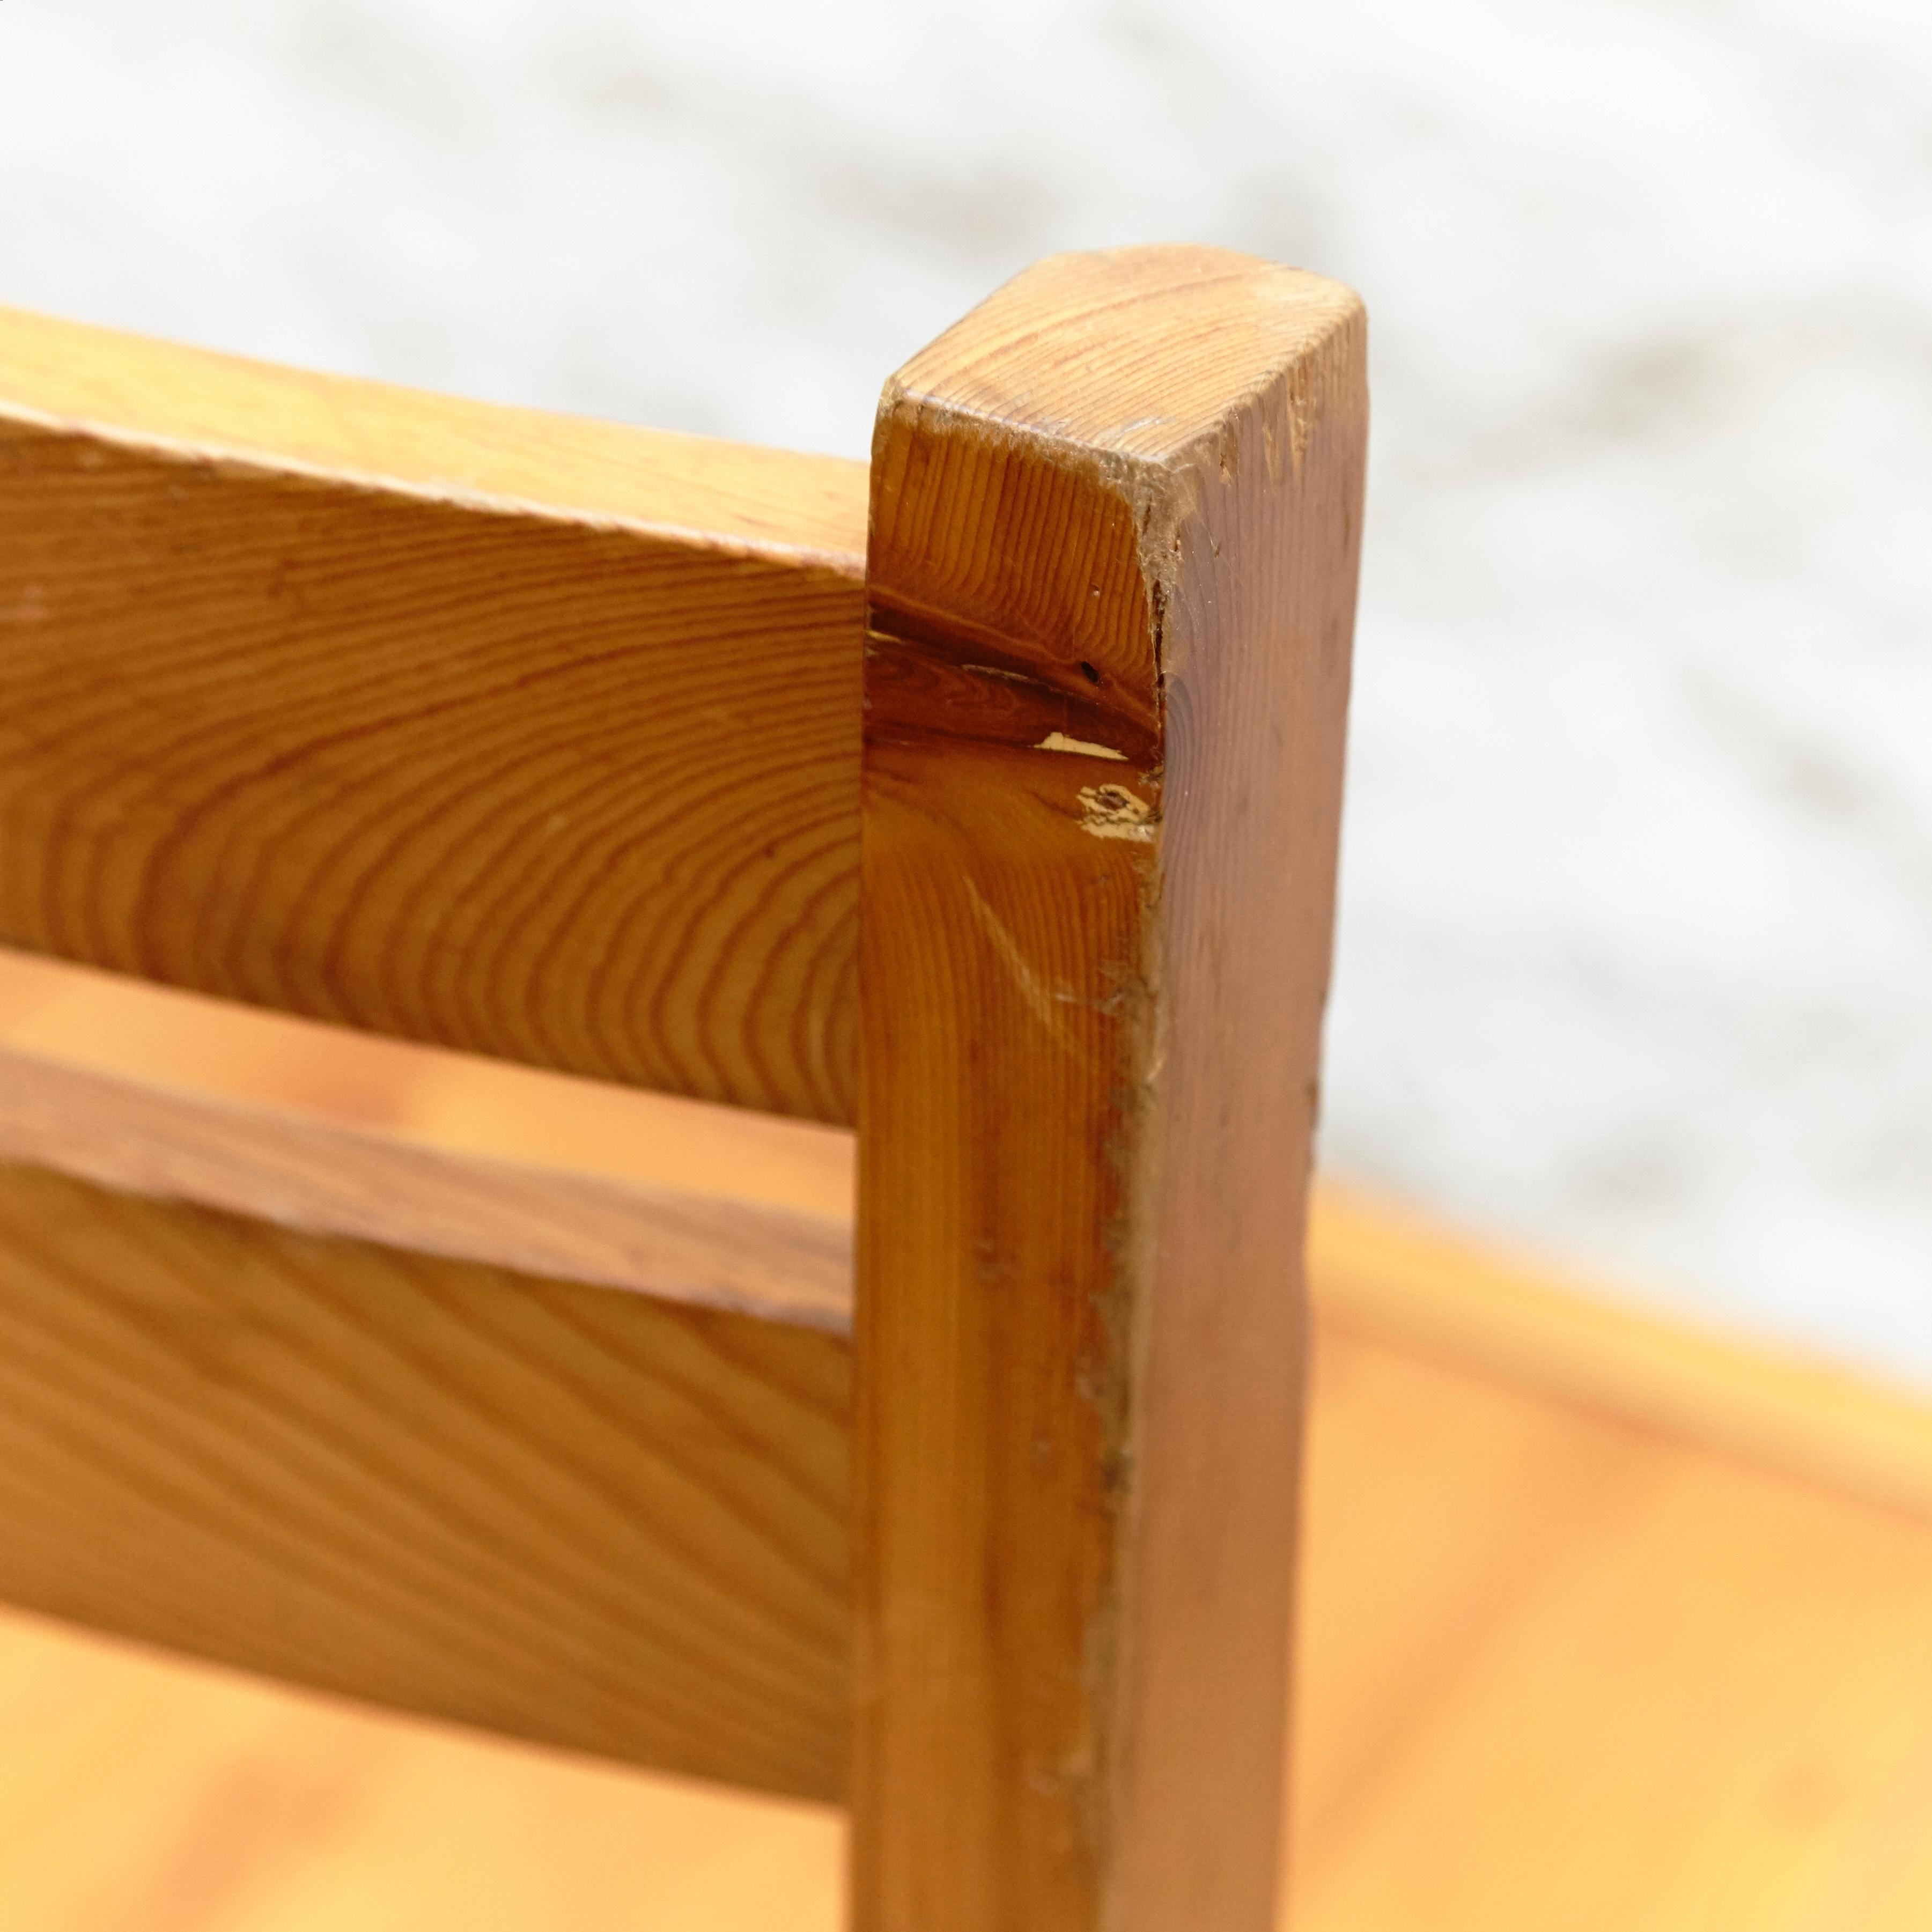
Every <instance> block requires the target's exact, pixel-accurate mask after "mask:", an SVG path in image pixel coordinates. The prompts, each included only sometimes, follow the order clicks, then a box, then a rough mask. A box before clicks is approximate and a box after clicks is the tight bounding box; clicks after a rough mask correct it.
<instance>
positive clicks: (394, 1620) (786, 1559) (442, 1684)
mask: <svg viewBox="0 0 1932 1932" xmlns="http://www.w3.org/2000/svg"><path fill="white" fill-rule="evenodd" d="M849 1441H850V1353H849V1347H848V1344H847V1342H846V1340H845V1339H844V1337H842V1336H840V1335H838V1334H828V1333H824V1332H821V1331H817V1330H814V1329H812V1328H805V1327H800V1326H798V1325H791V1324H781V1323H777V1322H766V1321H760V1320H757V1319H753V1318H751V1317H748V1316H739V1315H733V1314H730V1313H722V1312H719V1311H718V1310H709V1309H700V1308H694V1307H686V1306H680V1305H679V1304H675V1303H671V1302H667V1301H660V1300H657V1299H655V1298H652V1297H649V1296H646V1295H633V1294H625V1293H622V1292H617V1291H614V1290H612V1289H601V1288H595V1287H586V1286H580V1285H577V1284H572V1283H559V1282H551V1281H544V1280H538V1279H535V1278H532V1277H528V1276H523V1275H518V1274H512V1273H510V1272H508V1271H505V1270H502V1269H496V1268H488V1267H485V1266H482V1265H478V1264H475V1263H471V1262H460V1261H454V1260H450V1259H444V1258H442V1257H439V1256H431V1255H423V1254H406V1253H400V1252H398V1251H397V1250H392V1249H388V1248H383V1247H377V1246H374V1245H373V1244H366V1243H359V1242H352V1241H341V1240H335V1239H330V1238H323V1237H319V1236H316V1235H305V1234H302V1233H299V1232H293V1231H291V1230H288V1229H281V1228H277V1227H274V1226H269V1225H268V1224H266V1223H262V1222H260V1221H257V1220H249V1219H243V1218H241V1217H233V1216H229V1215H223V1214H216V1213H214V1212H211V1211H208V1210H205V1209H202V1208H196V1207H193V1206H190V1205H184V1204H182V1203H180V1202H160V1201H151V1200H145V1199H138V1198H136V1197H134V1196H129V1195H126V1194H120V1193H110V1192H107V1191H105V1190H101V1189H98V1188H95V1187H89V1186H87V1185H86V1184H83V1183H81V1182H79V1181H73V1180H70V1179H68V1178H65V1177H64V1176H61V1175H54V1174H50V1173H48V1172H43V1171H39V1170H34V1169H23V1168H19V1167H7V1166H0V1522H4V1523H5V1535H4V1536H0V1598H5V1599H6V1600H7V1601H11V1602H14V1603H17V1604H24V1605H26V1606H28V1607H33V1608H35V1609H38V1610H43V1611H46V1612H48V1613H52V1614H54V1615H56V1616H63V1617H68V1618H71V1619H74V1620H76V1621H78V1622H83V1623H89V1624H93V1625H98V1626H99V1627H101V1628H105V1629H110V1630H116V1631H122V1632H124V1633H126V1634H130V1635H132V1636H136V1637H141V1638H143V1639H145V1640H148V1641H151V1642H154V1643H162V1644H166V1645H169V1646H175V1647H176V1648H178V1649H183V1650H186V1651H189V1652H195V1653H197V1654H199V1655H204V1656H209V1657H214V1658H220V1659H222V1660H223V1661H228V1662H231V1663H236V1664H244V1665H246V1666H247V1667H250V1668H251V1669H254V1670H261V1671H266V1672H269V1673H273V1674H275V1675H278V1676H284V1677H287V1678H289V1679H292V1680H293V1681H295V1682H301V1683H307V1684H312V1685H320V1686H322V1687H323V1688H328V1689H330V1690H333V1691H341V1692H345V1693H347V1694H352V1695H354V1696H356V1697H366V1698H371V1699H374V1700H377V1701H380V1702H384V1703H393V1704H397V1705H400V1706H405V1707H407V1708H409V1709H413V1710H417V1711H422V1712H429V1713H431V1714H433V1715H440V1716H443V1717H446V1718H455V1719H458V1720H460V1721H463V1722H465V1723H467V1724H478V1725H482V1726H486V1727H490V1728H492V1729H495V1730H501V1731H505V1732H508V1733H511V1734H513V1735H517V1736H524V1737H529V1738H533V1739H539V1740H541V1741H544V1742H549V1743H553V1744H558V1745H568V1746H570V1747H571V1748H575V1749H578V1750H583V1751H598V1752H601V1753H605V1754H609V1755H611V1756H613V1757H622V1758H627V1759H629V1760H633V1761H634V1762H640V1763H649V1764H653V1765H658V1766H666V1767H668V1768H670V1769H676V1770H682V1771H685V1772H694V1773H697V1774H698V1775H703V1776H705V1777H709V1778H720V1779H724V1780H727V1781H732V1782H734V1783H739V1784H748V1785H751V1786H754V1787H760V1788H763V1789H766V1790H775V1791H780V1792H785V1793H795V1794H798V1795H801V1796H810V1797H814V1798H833V1797H836V1796H838V1795H839V1794H840V1793H841V1792H842V1791H843V1790H844V1782H845V1772H844V1753H845V1710H846V1699H847V1680H846V1669H845V1664H846V1655H847V1625H848V1618H849V1607H848V1602H847V1587H848V1586H847V1577H848V1574H849V1559H848V1556H847V1523H848V1509H849V1502H848V1483H849Z"/></svg>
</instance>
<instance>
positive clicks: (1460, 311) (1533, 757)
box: [0, 0, 1932, 1382]
mask: <svg viewBox="0 0 1932 1932" xmlns="http://www.w3.org/2000/svg"><path fill="white" fill-rule="evenodd" d="M1148 239H1199V240H1205V241H1213V242H1222V243H1225V244H1227V245H1232V246H1234V247H1237V248H1245V249H1249V250H1252V251H1256V252H1257V253H1259V254H1265V255H1270V256H1274V257H1279V258H1281V259H1285V260H1289V261H1292V262H1295V263H1301V264H1304V265H1305V266H1309V267H1312V268H1317V269H1322V270H1323V271H1325V272H1327V273H1329V274H1331V275H1337V276H1340V277H1342V278H1344V279H1346V280H1347V281H1352V282H1353V283H1355V284H1356V285H1357V286H1358V287H1360V288H1361V290H1363V291H1364V293H1365V294H1366V295H1367V298H1368V301H1369V305H1370V313H1371V316H1372V318H1373V343H1374V362H1373V371H1374V379H1375V385H1376V411H1377V416H1376V437H1375V446H1374V455H1373V466H1372V470H1371V480H1370V499H1371V514H1370V522H1369V541H1368V550H1367V563H1366V577H1365V582H1364V599H1363V606H1362V616H1361V631H1360V634H1359V644H1358V651H1359V655H1358V664H1359V670H1358V702H1357V708H1356V712H1355V726H1354V736H1353V742H1352V769H1351V774H1350V781H1351V787H1352V790H1351V794H1350V800H1349V816H1348V823H1347V830H1346V850H1345V854H1344V872H1343V919H1342V935H1341V942H1340V962H1339V972H1338V977H1337V997H1336V1000H1335V1004H1334V1009H1333V1013H1332V1017H1331V1025H1330V1036H1329V1072H1328V1082H1327V1088H1326V1092H1327V1118H1326V1123H1325V1132H1324V1143H1323V1157H1324V1160H1325V1164H1326V1165H1327V1166H1329V1167H1330V1168H1331V1169H1335V1170H1337V1171H1339V1172H1343V1173H1348V1174H1353V1175H1358V1176H1361V1177H1363V1178H1367V1179H1369V1180H1371V1181H1376V1182H1379V1183H1381V1184H1385V1185H1386V1186H1388V1187H1392V1188H1394V1189H1397V1190H1400V1191H1401V1192H1403V1193H1406V1194H1407V1195H1409V1196H1411V1197H1412V1198H1414V1199H1418V1200H1419V1201H1421V1202H1424V1203H1426V1204H1427V1205H1432V1206H1433V1207H1435V1208H1438V1209H1439V1210H1442V1211H1446V1212H1447V1213H1448V1214H1451V1215H1452V1216H1454V1217H1457V1218H1459V1219H1460V1220H1464V1221H1466V1222H1468V1223H1472V1224H1473V1225H1475V1226H1478V1227H1482V1228H1487V1229H1496V1230H1501V1231H1504V1232H1511V1233H1514V1234H1516V1235H1520V1236H1524V1237H1527V1238H1530V1239H1532V1240H1533V1241H1538V1242H1541V1244H1544V1245H1545V1246H1546V1247H1551V1248H1553V1249H1555V1250H1558V1251H1559V1252H1562V1253H1568V1254H1569V1255H1571V1256H1574V1257H1576V1258H1577V1259H1580V1260H1582V1261H1583V1262H1590V1263H1595V1264H1596V1265H1599V1266H1601V1267H1603V1268H1606V1269H1607V1270H1609V1271H1611V1272H1612V1273H1613V1274H1614V1275H1616V1276H1617V1277H1621V1278H1622V1279H1623V1280H1625V1281H1626V1282H1628V1283H1630V1284H1631V1285H1632V1286H1633V1288H1634V1291H1635V1292H1638V1293H1640V1294H1646V1295H1651V1296H1653V1297H1662V1298H1666V1299H1669V1300H1672V1301H1675V1303H1676V1304H1677V1305H1678V1306H1680V1307H1685V1308H1686V1309H1687V1310H1691V1311H1694V1312H1701V1313H1706V1314H1709V1315H1711V1316H1716V1317H1718V1318H1719V1319H1727V1320H1730V1321H1733V1322H1745V1323H1746V1324H1748V1325H1755V1326H1756V1327H1757V1328H1760V1330H1765V1331H1772V1332H1774V1333H1780V1334H1785V1335H1788V1336H1793V1337H1797V1338H1799V1339H1801V1340H1810V1341H1811V1342H1814V1343H1817V1344H1820V1345H1822V1346H1824V1347H1826V1348H1827V1349H1831V1350H1835V1351H1836V1352H1838V1353H1840V1354H1841V1355H1846V1356H1848V1357H1849V1358H1853V1359H1855V1360H1861V1361H1864V1362H1867V1363H1869V1364H1875V1365H1877V1366H1879V1367H1882V1368H1885V1369H1888V1370H1891V1372H1893V1373H1900V1374H1905V1375H1909V1376H1915V1377H1917V1378H1918V1379H1921V1380H1922V1381H1927V1382H1932V583H1929V582H1928V559H1932V13H1928V11H1927V10H1926V9H1925V8H1924V6H1923V4H1922V0H1921V4H1918V5H1912V4H1908V0H1675V4H1672V0H1463V4H1460V5H1443V4H1442V0H1348V4H1346V5H1335V4H1331V5H1323V6H1320V7H1316V6H1313V5H1295V6H1288V5H1277V6H1273V7H1264V6H1261V5H1255V4H1251V0H1221V4H1219V5H1214V6H1212V7H1210V6H1206V5H1200V6H1196V7H1193V8H1190V7H1187V5H1184V4H1181V0H1166V4H1162V5H1148V4H1142V0H1131V4H1130V3H1129V0H1121V4H1098V3H1097V4H1092V5H1075V4H1073V0H1031V3H1030V4H1027V5H1016V4H1012V0H981V4H978V5H971V6H968V5H959V4H955V5H944V6H942V5H924V6H921V5H898V6H895V7H889V6H886V5H866V4H858V0H820V4H817V5H812V6H809V7H806V6H784V5H777V4H772V0H767V4H765V5H736V6H734V5H724V4H719V5H712V6H709V7H680V8H677V9H672V8H670V7H664V6H661V5H653V4H650V0H627V3H626V4H625V5H616V4H614V0H380V4H378V0H328V4H323V0H247V4H243V0H169V4H156V0H4V4H0V302H7V303H10V304H14V305H22V306H27V307H31V308H41V309H45V310H49V311H54V312H55V313H58V314H65V315H69V316H73V317H80V318H83V319H86V320H94V321H99V322H104V323H113V324H116V325H119V326H124V327H128V328H133V329H141V330H144V331H147V332H151V333H154V334H159V335H169V336H173V337H177V338H184V339H187V340H190V341H196V342H199V343H203V344H210V345H213V346H216V347H227V348H232V349H236V350H244V351H246V352H248V353H253V354H256V355H260V356H270V357H275V358H278V359H284V360H288V361H293V362H303V363H308V364H311V365H317V366H320V367H323V368H332V369H338V370H346V371H355V372H358V373H362V374H374V375H380V376H384V377H390V378H392V379H395V380H401V381H404V382H410V383H419V384H422V385H425V386H434V387H437V388H441V389H452V390H456V391H460V392H469V393H471V394H475V395H482V396H487V397H490V398H497V399H501V400H505V401H517V402H524V403H531V404H543V405H547V406H550V407H558V408H562V409H568V410H580V411H584V412H588V413H594V414H598V415H603V416H615V417H619V418H627V419H633V420H636V421H639V422H648V423H652V424H655V425H663V426H667V427H673V428H686V429H691V430H697V431H709V432H712V433H715V434H721V435H725V436H732V437H745V438H748V439H751V440H759V441H763V442H770V443H788V444H792V445H794V446H799V447H802V448H806V449H823V450H832V451H838V452H845V453H848V454H851V455H863V453H864V452H865V446H866V442H867V438H868V431H869V428H870V422H871V408H872V404H873V400H874V397H875V395H876V394H877V389H878V385H879V383H880V379H881V378H882V377H883V376H884V375H885V374H886V372H887V371H889V370H890V369H891V368H893V367H894V366H895V365H896V364H897V363H898V362H899V361H900V360H901V359H902V358H903V357H904V356H906V355H907V353H909V352H910V351H911V350H913V349H915V348H916V347H919V345H920V344H922V343H923V342H924V341H926V340H927V339H928V338H929V337H931V336H932V335H934V334H935V333H936V332H938V330H939V329H941V328H942V327H943V326H944V325H945V324H946V323H948V322H950V321H951V320H953V318H954V317H956V316H957V315H959V314H961V313H962V311H964V310H965V309H966V308H968V307H970V306H971V305H972V303H973V302H975V301H977V299H979V298H980V296H982V295H983V294H984V293H986V292H987V291H988V290H989V289H991V288H992V287H993V286H994V285H995V284H997V283H998V282H999V281H1001V280H1003V279H1004V278H1005V277H1006V276H1007V275H1009V274H1010V273H1011V272H1013V270H1014V269H1017V268H1018V267H1019V266H1022V264H1023V263H1025V262H1026V261H1027V260H1029V259H1030V258H1031V257H1034V256H1037V255H1040V254H1045V253H1046V252H1048V251H1051V250H1053V249H1056V248H1067V247H1079V246H1090V245H1100V244H1108V243H1115V242H1128V241H1136V240H1148Z"/></svg>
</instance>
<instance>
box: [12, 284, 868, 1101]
mask: <svg viewBox="0 0 1932 1932" xmlns="http://www.w3.org/2000/svg"><path fill="white" fill-rule="evenodd" d="M864 487H865V472H864V469H863V468H862V466H860V465H858V464H854V463H841V462H838V461H835V460H829V459H823V460H820V459H813V458H803V457H796V456H791V455H785V454H783V453H781V452H769V451H760V450H753V449H737V448H734V447H732V446H727V445H722V444H711V443H705V442H703V441H702V440H700V439H696V438H690V437H673V436H666V435H662V434H652V433H647V432H645V431H635V430H627V429H622V428H612V427H606V426H599V425H589V424H583V423H577V422H572V421H571V420H568V419H563V418H556V417H546V416H538V415H535V414H534V413H529V412H525V411H518V410H502V409H493V408H489V407H484V406H481V405H475V404H462V403H457V402H454V401H443V400H441V399H438V398H427V397H420V396H416V395H410V394H408V393H407V392H401V391H396V390H392V389H384V388H383V387H381V386H377V385H374V384H369V383H353V382H348V381H345V380H340V379H335V378H329V377H308V376H302V375H298V374H294V373H292V372H288V371H278V370H272V369H267V368H260V367H258V366H255V365H249V364H246V363H241V362H233V361H231V360H229V359H225V358H220V357H215V356H204V355H199V354H196V353H193V352H191V351H188V350H176V349H171V348H166V347H162V346H160V345H157V344H149V343H144V342H140V341H134V340H133V339H130V338H124V337H120V336H115V335H109V334H107V333H106V332H101V331H96V330H90V329H79V328H75V327H72V326H68V325H62V324H56V323H46V322H43V321H39V320H35V319H33V318H31V317H23V316H20V315H17V314H0V943H5V944H11V945H14V946H18V947H26V948H29V949H32V950H38V951H41V952H44V953H53V954H57V955H59V956H63V957H65V958H68V959H76V960H80V961H83V962H89V963H92V964H93V965H100V966H105V967H110V968H114V969H115V970H117V971H124V972H127V973H132V974H140V975H142V976H144V977H148V978H150V979H154V980H160V981H163V982H166V983H170V984H172V985H175V986H184V987H189V988H193V989H197V990H199V991H201V992H208V993H213V994H217V995H224V996H227V997H230V998H236V999H240V1000H245V1001H254V1002H256V1003H257V1004H263V1005H266V1006H272V1007H281V1008H284V1009H286V1010H289V1011H290V1012H293V1013H302V1014H307V1015H309V1016H313V1017H315V1018H318V1019H329V1020H335V1021H339V1022H346V1023H348V1024H350V1025H356V1026H359V1027H363V1028H371V1029H373V1030H374V1031H379V1032H383V1033H389V1034H398V1035H402V1036H406V1037H410V1038H413V1039H416V1040H425V1041H428V1042H431V1043H436V1044H440V1045H444V1046H452V1047H459V1048H464V1049H471V1050H474V1051H476V1052H484V1053H489V1054H493V1055H499V1056H501V1057H503V1058H510V1059H515V1060H520V1061H527V1062H529V1063H531V1064H535V1065H538V1066H542V1067H552V1068H556V1069H560V1070H564V1071H566V1072H571V1073H580V1074H586V1075H592V1076H597V1077H599V1078H603V1079H613V1080H618V1081H623V1082H631V1083H634V1084H636V1085H642V1086H646V1087H651V1088H658V1089H661V1090H662V1091H667V1092H672V1093H679V1094H690V1095H693V1096H695V1097H699V1098H701V1099H706V1100H717V1101H724V1102H730V1103H736V1104H739V1105H742V1106H752V1107H757V1108H760V1109H764V1110H766V1111H768V1112H778V1113H784V1114H789V1115H799V1116H802V1117H805V1118H811V1119H817V1120H825V1121H839V1122H849V1121H850V1120H851V1118H853V1058H854V1052H855V1040H856V1007H855V981H854V959H855V949H856V926H855V921H856V874H857V836H858V832H857V784H858V729H859V726H858V707H859V637H860V631H861V626H862V589H861V586H860V581H859V580H860V574H861V569H862V562H861V553H862V544H863V531H864V516H865V508H864Z"/></svg>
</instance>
